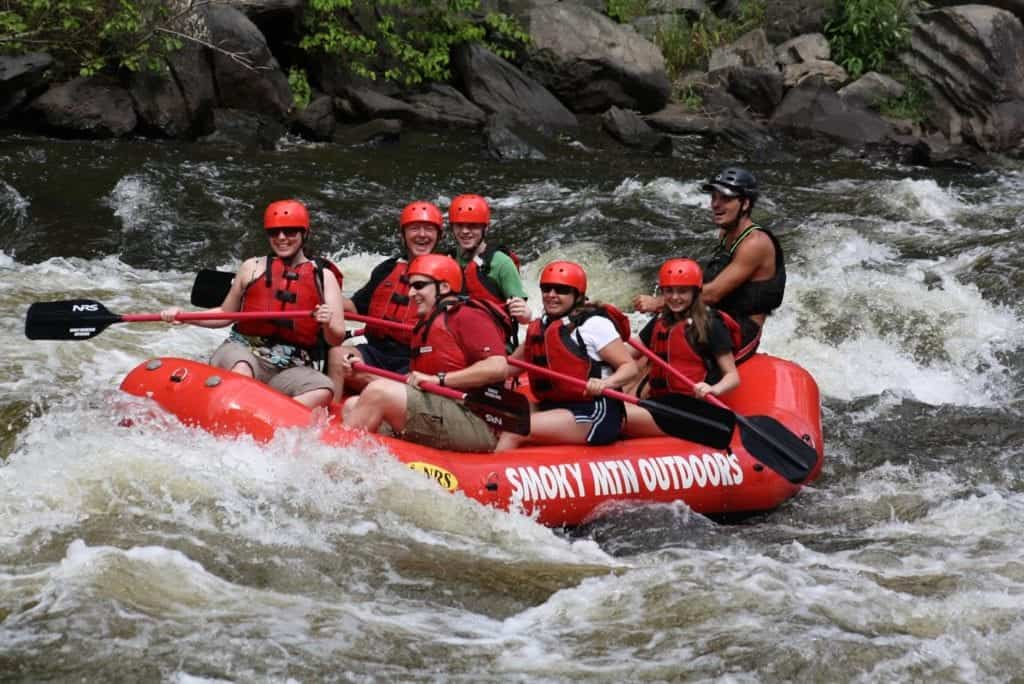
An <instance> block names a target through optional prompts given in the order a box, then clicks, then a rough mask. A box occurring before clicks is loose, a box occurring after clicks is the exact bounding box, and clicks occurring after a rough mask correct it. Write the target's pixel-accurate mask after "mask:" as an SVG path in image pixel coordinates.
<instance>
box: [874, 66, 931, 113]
mask: <svg viewBox="0 0 1024 684" xmlns="http://www.w3.org/2000/svg"><path fill="white" fill-rule="evenodd" d="M897 78H898V80H900V81H902V82H903V85H904V86H906V88H907V90H906V92H904V93H903V95H902V96H901V97H891V98H888V99H886V100H882V101H881V102H879V103H878V112H879V113H880V114H882V115H883V116H888V117H891V118H893V119H906V120H908V121H911V122H913V123H915V124H921V123H923V122H924V121H925V120H926V119H927V118H928V110H929V109H930V108H931V105H932V96H931V94H930V93H929V92H928V88H927V86H925V84H924V82H923V81H922V80H921V79H919V78H916V77H914V76H909V75H905V74H901V75H899V76H897Z"/></svg>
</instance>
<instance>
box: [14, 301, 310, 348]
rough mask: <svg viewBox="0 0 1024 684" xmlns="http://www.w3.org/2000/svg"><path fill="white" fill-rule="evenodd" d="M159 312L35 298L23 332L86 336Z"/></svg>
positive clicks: (242, 315)
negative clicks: (123, 310) (118, 311)
mask: <svg viewBox="0 0 1024 684" xmlns="http://www.w3.org/2000/svg"><path fill="white" fill-rule="evenodd" d="M312 315H313V312H312V311H239V312H235V313H226V312H218V311H195V312H185V311H183V312H181V313H179V314H178V315H177V316H175V317H174V319H175V320H178V321H214V320H220V321H242V320H268V319H269V320H280V319H284V318H307V317H309V316H312ZM160 320H162V319H161V318H160V314H157V313H146V314H116V313H112V312H111V311H108V310H107V308H106V307H105V306H103V305H102V304H100V303H99V302H97V301H93V300H91V299H68V300H64V301H60V302H36V303H35V304H33V305H32V306H30V307H29V308H28V314H27V315H26V316H25V336H26V337H28V339H30V340H88V339H90V338H92V337H96V336H97V335H99V334H100V333H101V332H103V331H104V330H106V328H107V326H108V325H111V324H112V323H147V322H152V321H160Z"/></svg>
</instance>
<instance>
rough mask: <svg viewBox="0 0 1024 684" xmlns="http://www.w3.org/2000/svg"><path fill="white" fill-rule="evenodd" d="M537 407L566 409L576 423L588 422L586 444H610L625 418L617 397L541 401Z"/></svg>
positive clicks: (624, 412)
mask: <svg viewBox="0 0 1024 684" xmlns="http://www.w3.org/2000/svg"><path fill="white" fill-rule="evenodd" d="M538 408H539V409H540V410H541V411H547V410H548V409H559V408H562V409H568V410H569V411H571V412H572V415H573V416H575V417H576V422H577V423H590V432H588V433H587V444H592V445H594V446H601V445H603V444H611V443H612V442H614V441H615V440H616V439H618V438H619V434H620V433H621V432H622V424H623V422H624V420H625V418H626V407H625V405H624V404H623V403H622V402H621V401H619V400H618V399H609V398H608V397H598V398H597V399H594V400H592V401H543V402H541V403H540V405H539V406H538Z"/></svg>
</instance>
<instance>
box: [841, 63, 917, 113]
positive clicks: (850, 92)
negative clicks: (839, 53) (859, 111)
mask: <svg viewBox="0 0 1024 684" xmlns="http://www.w3.org/2000/svg"><path fill="white" fill-rule="evenodd" d="M906 92H907V88H906V86H904V85H903V84H902V83H900V82H899V81H897V80H896V79H894V78H891V77H889V76H886V75H884V74H880V73H878V72H876V71H869V72H868V73H866V74H864V75H863V76H861V77H860V78H858V79H857V80H856V81H854V82H853V83H851V84H849V85H848V86H846V87H844V88H842V89H840V90H839V92H838V93H836V94H837V95H839V97H841V98H842V99H843V101H844V102H846V103H847V104H851V105H854V106H858V107H874V106H875V105H877V104H878V103H879V102H881V101H883V100H889V99H892V98H897V97H903V94H904V93H906Z"/></svg>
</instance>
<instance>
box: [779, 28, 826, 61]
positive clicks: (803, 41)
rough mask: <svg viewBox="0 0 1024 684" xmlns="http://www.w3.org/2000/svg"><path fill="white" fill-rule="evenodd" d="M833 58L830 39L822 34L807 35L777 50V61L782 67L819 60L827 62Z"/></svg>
mask: <svg viewBox="0 0 1024 684" xmlns="http://www.w3.org/2000/svg"><path fill="white" fill-rule="evenodd" d="M831 58H832V48H831V46H830V45H829V44H828V39H827V38H825V36H823V35H822V34H820V33H805V34H804V35H802V36H797V37H796V38H790V39H789V40H787V41H786V42H785V43H783V44H782V45H779V46H778V47H776V48H775V61H777V62H778V63H779V64H782V65H786V64H798V63H800V62H810V61H812V60H819V59H820V60H826V61H827V60H829V59H831Z"/></svg>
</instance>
